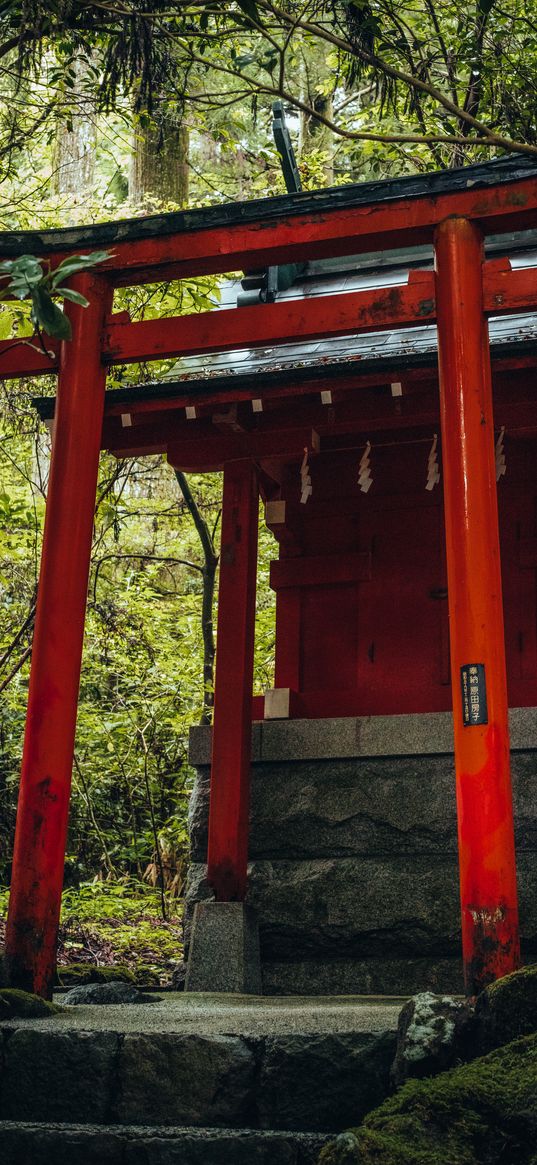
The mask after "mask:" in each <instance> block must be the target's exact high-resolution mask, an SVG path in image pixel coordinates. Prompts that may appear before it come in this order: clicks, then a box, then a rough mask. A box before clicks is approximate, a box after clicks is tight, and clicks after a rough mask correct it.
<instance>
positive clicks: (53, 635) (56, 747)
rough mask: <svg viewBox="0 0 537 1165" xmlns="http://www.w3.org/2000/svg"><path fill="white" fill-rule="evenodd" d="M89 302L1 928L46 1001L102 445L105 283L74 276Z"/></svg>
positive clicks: (63, 417)
mask: <svg viewBox="0 0 537 1165" xmlns="http://www.w3.org/2000/svg"><path fill="white" fill-rule="evenodd" d="M73 283H74V285H75V286H76V288H77V290H79V291H80V292H81V293H82V294H83V295H86V297H87V298H88V299H89V301H90V306H89V307H88V308H86V309H84V308H81V307H76V306H72V307H71V306H70V308H69V314H70V317H71V320H72V326H73V339H72V341H71V342H70V343H65V344H63V345H62V352H61V368H60V377H59V383H58V397H57V405H56V421H55V434H54V440H53V452H52V461H51V470H50V480H49V487H48V498H47V512H46V520H45V532H44V539H43V553H42V564H41V575H40V580H39V593H38V600H37V614H36V623H35V632H34V640H33V657H32V669H31V677H30V691H29V697H28V712H27V720H26V735H25V742H24V754H23V762H22V773H21V784H20V794H19V805H18V812H17V827H16V834H15V852H14V857H13V871H12V880H11V897H10V904H9V917H8V924H7V934H6V957H7V966H8V974H9V981H10V983H11V984H12V985H13V986H15V987H22V988H23V989H25V990H29V991H34V992H36V993H37V994H39V995H43V996H45V997H46V998H50V996H51V994H52V984H53V977H54V969H55V961H56V940H57V931H58V921H59V915H60V902H61V892H62V883H63V866H64V855H65V841H66V834H67V818H68V811H69V794H70V787H71V768H72V763H73V746H74V737H75V726H76V713H77V697H78V687H79V677H80V662H81V655H82V640H83V635H84V613H85V608H86V591H87V581H88V569H89V558H90V550H91V538H92V530H93V515H94V508H95V490H96V482H97V470H98V463H99V449H100V444H101V428H102V415H103V406H104V388H105V371H104V369H103V367H102V365H101V362H100V359H99V352H100V341H101V332H102V326H103V321H104V315H105V312H106V311H107V310H108V308H109V305H110V300H111V295H112V292H111V289H109V287H108V285H107V284H106V282H105V281H103V279H102V278H96V277H93V276H90V275H80V276H78V277H77V279H76V283H75V281H73Z"/></svg>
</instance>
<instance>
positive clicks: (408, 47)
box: [0, 0, 537, 980]
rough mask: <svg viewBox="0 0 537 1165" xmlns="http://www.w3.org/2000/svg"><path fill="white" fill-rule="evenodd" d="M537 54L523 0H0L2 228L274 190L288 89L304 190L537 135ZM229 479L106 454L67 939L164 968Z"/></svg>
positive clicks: (195, 284)
mask: <svg viewBox="0 0 537 1165" xmlns="http://www.w3.org/2000/svg"><path fill="white" fill-rule="evenodd" d="M536 63H537V19H536V17H535V12H534V5H533V4H532V3H527V4H526V3H525V2H523V0H504V2H501V0H498V2H495V0H480V2H478V3H477V4H474V3H470V4H468V5H465V6H461V5H459V4H458V3H456V2H451V0H331V2H330V0H326V2H317V0H305V2H304V3H300V2H299V3H287V2H285V0H281V3H279V4H278V3H272V2H271V0H236V2H235V3H221V2H220V0H180V2H178V3H171V4H170V3H164V2H162V0H159V2H157V3H147V4H146V3H143V2H142V0H104V2H102V3H99V4H87V3H77V2H75V0H53V2H52V3H47V4H41V3H40V2H39V0H18V2H16V3H11V2H10V0H2V2H1V3H0V100H1V107H0V179H1V191H0V231H1V230H24V229H30V228H33V229H44V228H47V227H54V226H64V225H74V224H76V223H81V222H98V221H102V220H106V219H112V218H128V217H132V216H137V215H143V214H147V213H152V212H154V211H159V212H160V211H166V210H174V209H177V208H180V207H184V206H187V205H188V206H200V205H207V204H214V203H218V202H222V201H227V200H230V199H245V198H255V197H265V196H272V195H274V194H276V193H279V192H283V191H284V189H285V187H284V181H283V177H282V172H281V166H280V161H279V158H278V155H277V152H276V149H275V146H274V142H273V139H272V113H271V106H272V102H273V100H274V99H275V98H278V97H279V98H282V99H283V101H284V106H285V110H286V115H287V122H288V125H289V128H290V131H291V136H292V138H293V142H294V146H295V151H296V156H297V160H298V166H299V171H300V177H301V182H302V186H303V188H304V189H318V188H321V187H324V186H330V185H340V184H343V183H347V182H362V181H370V180H372V179H377V178H389V177H393V176H394V175H397V174H407V173H412V172H416V171H427V170H436V169H442V168H447V167H455V166H463V165H467V164H470V163H472V162H475V161H482V160H488V159H490V158H493V157H498V156H501V155H502V154H505V153H507V152H515V153H525V154H527V153H530V154H537V118H536V108H537V101H536V96H537V82H536V80H535V78H536V77H537V71H536V67H535V66H536ZM0 250H1V247H0ZM239 277H240V273H237V272H230V273H229V278H230V279H235V280H236V279H237V278H239ZM226 278H227V277H226ZM5 284H6V280H5V279H4V281H3V283H2V280H1V279H0V288H2V287H3V286H5ZM222 290H223V287H222V278H221V277H219V278H218V279H217V278H216V277H215V278H208V277H205V278H202V279H196V280H185V281H182V282H181V283H178V282H177V283H168V284H159V285H155V286H152V287H149V288H148V287H145V288H142V289H140V288H132V289H125V290H122V291H121V292H118V293H117V294H116V301H115V309H116V310H118V309H119V310H125V309H127V310H128V311H129V312H130V314H131V317H132V318H133V319H143V318H149V317H155V316H162V315H176V314H178V313H180V312H191V311H208V310H212V309H213V308H215V307H216V306H217V305H218V301H219V299H220V297H221V294H222ZM32 331H33V326H32V323H31V321H30V313H29V306H28V304H27V302H25V301H17V300H7V301H4V303H3V305H2V309H1V312H0V338H2V339H5V338H8V337H14V338H15V339H16V338H21V337H23V336H30V335H31V334H32ZM182 372H184V368H178V367H177V366H176V365H174V364H173V362H171V361H167V362H162V361H161V362H153V363H151V364H148V365H145V366H137V367H132V366H131V367H130V368H128V369H113V370H112V371H111V373H110V377H109V386H110V387H117V386H119V385H120V384H121V385H125V384H126V383H129V384H139V383H143V382H146V381H147V380H154V379H155V378H157V377H162V376H166V375H168V374H170V373H171V374H172V375H177V373H179V374H181V373H182ZM0 375H1V369H0ZM54 391H55V384H54V379H53V378H52V377H51V378H40V379H39V381H33V382H29V381H28V382H26V381H23V382H21V381H17V382H15V381H8V380H2V381H0V749H1V754H0V883H3V884H4V886H5V887H7V885H8V882H9V871H10V860H11V849H12V842H13V832H14V822H15V811H16V798H17V787H18V776H19V769H20V759H21V748H22V739H23V727H24V715H25V704H26V697H27V689H28V675H29V667H30V661H31V641H32V629H33V618H34V612H35V600H36V591H37V581H38V572H39V557H40V545H41V535H42V527H43V517H44V508H45V500H46V490H47V475H48V466H49V457H50V445H49V435H48V433H47V431H46V430H45V429H44V428H43V426H42V425H41V423H40V422H39V421H38V418H37V414H36V412H35V410H34V409H33V408H32V405H31V400H32V397H33V396H35V395H46V394H50V395H52V394H53V393H54ZM220 488H221V484H220V481H219V477H218V475H206V476H203V477H202V476H195V475H192V476H190V477H189V478H188V480H187V479H186V478H185V477H184V476H183V475H177V474H174V472H173V471H172V470H171V468H170V467H169V466H168V465H167V464H166V462H165V461H163V460H162V458H157V457H148V458H145V459H143V460H139V461H136V460H126V461H116V460H114V459H113V458H111V457H109V456H103V457H102V460H101V472H100V481H99V490H98V498H97V506H96V513H95V528H94V539H93V554H92V566H91V576H90V586H89V601H88V617H87V628H86V638H85V648H84V661H83V670H82V681H81V691H80V706H79V716H78V728H77V740H76V749H75V756H74V767H73V796H72V806H71V817H70V829H69V844H68V854H67V863H66V875H65V884H66V892H65V894H64V913H63V923H62V930H61V948H60V962H62V963H64V964H65V963H67V962H73V961H77V960H84V961H88V960H90V961H93V962H95V963H103V962H104V963H117V960H118V959H120V960H121V961H123V962H125V963H130V965H132V966H134V965H136V966H137V967H139V964H140V962H142V963H145V964H146V967H145V970H144V972H143V974H144V975H145V977H146V978H147V977H148V976H149V977H151V975H154V976H156V977H157V978H160V979H161V980H163V979H164V980H166V978H167V977H168V978H169V975H170V972H171V969H172V968H173V965H174V963H175V961H176V960H177V959H178V958H179V956H180V935H179V930H178V922H179V914H180V901H181V894H182V891H183V887H184V880H185V875H186V868H187V862H188V842H187V832H186V813H187V808H188V797H189V791H190V788H191V777H192V774H191V771H190V769H189V767H188V761H187V744H188V728H189V726H190V725H191V724H192V723H195V722H199V721H205V722H208V721H210V717H211V707H212V675H213V663H214V634H213V620H214V619H215V611H214V607H215V599H214V594H215V582H216V581H217V567H218V539H219V518H220ZM273 554H274V546H273V543H272V540H271V537H270V535H269V534H268V532H267V531H266V530H265V529H264V527H263V524H261V546H260V568H259V593H258V604H257V630H256V636H257V639H256V664H255V685H256V690H257V691H262V690H263V688H264V687H266V686H270V684H271V677H272V666H273V647H274V608H273V602H272V596H271V592H270V591H269V589H268V564H269V561H270V558H271V557H272V556H273ZM7 895H8V891H7V889H5V890H3V891H0V927H1V916H2V914H3V913H5V907H6V903H7Z"/></svg>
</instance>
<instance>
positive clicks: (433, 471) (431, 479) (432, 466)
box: [425, 433, 440, 490]
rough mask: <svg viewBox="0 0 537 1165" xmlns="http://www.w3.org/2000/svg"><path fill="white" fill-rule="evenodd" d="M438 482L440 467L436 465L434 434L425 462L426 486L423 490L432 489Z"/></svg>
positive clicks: (435, 440) (436, 443)
mask: <svg viewBox="0 0 537 1165" xmlns="http://www.w3.org/2000/svg"><path fill="white" fill-rule="evenodd" d="M439 481H440V466H439V464H438V434H437V433H435V435H434V437H433V443H432V445H431V448H430V451H429V457H428V460H427V485H426V486H425V489H429V490H430V489H434V487H435V485H438V483H439Z"/></svg>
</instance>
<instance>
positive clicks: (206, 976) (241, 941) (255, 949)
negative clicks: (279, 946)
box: [185, 902, 261, 995]
mask: <svg viewBox="0 0 537 1165" xmlns="http://www.w3.org/2000/svg"><path fill="white" fill-rule="evenodd" d="M185 991H213V992H214V991H216V992H218V991H224V992H233V993H238V994H239V995H260V994H261V962H260V954H259V927H258V922H257V914H256V913H255V911H254V910H252V908H251V907H249V906H245V904H244V903H243V902H198V903H197V904H196V907H195V910H194V918H193V922H192V934H191V939H190V953H189V958H188V967H187V973H186V980H185Z"/></svg>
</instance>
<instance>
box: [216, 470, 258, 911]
mask: <svg viewBox="0 0 537 1165" xmlns="http://www.w3.org/2000/svg"><path fill="white" fill-rule="evenodd" d="M258 504H259V503H258V486H257V474H256V470H255V466H254V463H253V462H252V461H251V460H247V459H244V460H241V461H230V462H228V464H227V465H225V467H224V495H223V507H222V539H221V550H220V582H219V589H218V635H217V645H218V646H217V653H216V674H215V703H214V727H213V751H212V766H211V796H210V809H209V846H208V859H207V860H208V880H209V883H210V885H211V886H212V887H213V890H214V892H215V895H216V899H217V901H221V902H230V901H235V900H237V901H242V900H243V899H244V896H245V894H246V869H247V863H248V814H249V806H250V754H251V742H252V680H253V665H254V627H255V592H256V569H257V529H258Z"/></svg>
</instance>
